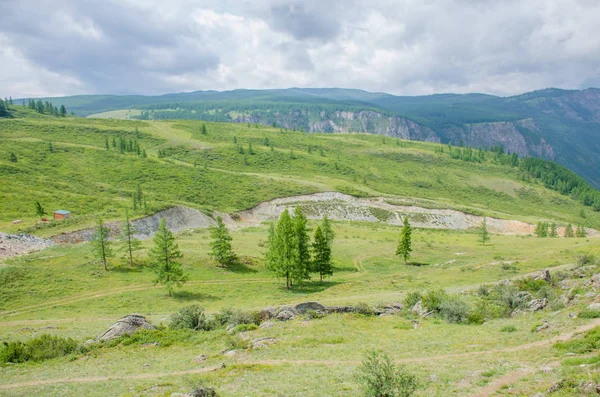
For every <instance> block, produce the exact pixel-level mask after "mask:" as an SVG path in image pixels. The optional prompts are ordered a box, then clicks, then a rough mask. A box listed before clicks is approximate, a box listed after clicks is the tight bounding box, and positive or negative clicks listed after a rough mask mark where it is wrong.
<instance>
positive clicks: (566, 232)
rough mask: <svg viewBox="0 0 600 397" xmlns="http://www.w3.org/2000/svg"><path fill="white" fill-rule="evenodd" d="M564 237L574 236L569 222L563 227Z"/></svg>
mask: <svg viewBox="0 0 600 397" xmlns="http://www.w3.org/2000/svg"><path fill="white" fill-rule="evenodd" d="M564 237H566V238H572V237H575V233H574V232H573V225H571V224H570V223H569V224H568V225H567V227H565V234H564Z"/></svg>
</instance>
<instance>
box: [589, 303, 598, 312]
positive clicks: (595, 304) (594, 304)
mask: <svg viewBox="0 0 600 397" xmlns="http://www.w3.org/2000/svg"><path fill="white" fill-rule="evenodd" d="M587 308H588V310H600V302H597V303H591V304H589V305H588V307H587Z"/></svg>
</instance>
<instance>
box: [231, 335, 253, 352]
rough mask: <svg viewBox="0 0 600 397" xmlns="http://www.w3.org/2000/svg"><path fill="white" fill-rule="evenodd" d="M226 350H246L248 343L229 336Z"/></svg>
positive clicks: (248, 346)
mask: <svg viewBox="0 0 600 397" xmlns="http://www.w3.org/2000/svg"><path fill="white" fill-rule="evenodd" d="M227 348H228V349H230V350H248V349H249V348H250V341H247V340H245V339H242V338H240V337H239V336H237V335H234V336H230V337H229V338H228V339H227Z"/></svg>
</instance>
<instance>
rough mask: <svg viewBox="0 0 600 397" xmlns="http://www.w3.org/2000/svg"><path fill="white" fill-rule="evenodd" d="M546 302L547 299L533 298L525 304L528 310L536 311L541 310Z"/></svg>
mask: <svg viewBox="0 0 600 397" xmlns="http://www.w3.org/2000/svg"><path fill="white" fill-rule="evenodd" d="M547 304H548V299H546V298H543V299H533V300H532V301H530V302H529V303H528V304H527V307H528V309H529V311H532V312H536V311H538V310H542V309H543V308H545V307H546V305H547Z"/></svg>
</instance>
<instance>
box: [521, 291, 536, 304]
mask: <svg viewBox="0 0 600 397" xmlns="http://www.w3.org/2000/svg"><path fill="white" fill-rule="evenodd" d="M517 297H518V298H519V299H520V300H521V301H522V302H529V301H530V300H533V299H534V296H533V295H532V294H531V293H530V292H527V291H519V292H517Z"/></svg>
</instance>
